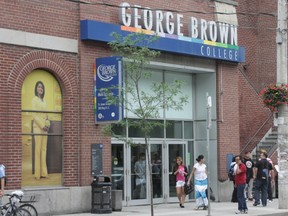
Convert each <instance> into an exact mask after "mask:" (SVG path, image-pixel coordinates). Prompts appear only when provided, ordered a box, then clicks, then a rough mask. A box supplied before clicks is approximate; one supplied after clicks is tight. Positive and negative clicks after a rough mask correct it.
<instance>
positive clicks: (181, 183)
mask: <svg viewBox="0 0 288 216" xmlns="http://www.w3.org/2000/svg"><path fill="white" fill-rule="evenodd" d="M184 185H185V181H177V182H176V187H184Z"/></svg>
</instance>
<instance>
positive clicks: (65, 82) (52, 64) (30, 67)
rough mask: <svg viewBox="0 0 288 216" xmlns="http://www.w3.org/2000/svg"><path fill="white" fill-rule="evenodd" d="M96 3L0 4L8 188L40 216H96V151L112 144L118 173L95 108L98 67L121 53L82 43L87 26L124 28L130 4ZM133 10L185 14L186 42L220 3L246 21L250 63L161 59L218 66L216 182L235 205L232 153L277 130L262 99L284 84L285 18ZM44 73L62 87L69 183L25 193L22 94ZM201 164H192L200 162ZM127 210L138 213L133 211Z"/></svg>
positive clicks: (261, 8) (254, 6)
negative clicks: (90, 215)
mask: <svg viewBox="0 0 288 216" xmlns="http://www.w3.org/2000/svg"><path fill="white" fill-rule="evenodd" d="M85 2H86V1H85ZM87 2H89V3H88V4H86V3H84V2H80V1H79V2H78V1H68V0H67V1H64V0H63V1H57V0H50V1H44V0H43V1H39V0H29V1H26V0H25V1H19V0H11V1H1V3H0V7H1V8H2V14H1V17H2V19H1V21H0V23H1V24H0V50H1V52H0V61H1V73H0V76H1V79H0V83H1V85H0V92H1V96H0V113H1V115H0V122H1V123H0V131H1V134H0V138H1V139H0V140H1V142H0V148H1V153H0V161H1V162H2V163H4V164H5V165H6V174H7V176H8V179H9V180H8V185H7V187H8V189H11V190H12V189H19V188H22V189H24V190H25V191H26V192H27V193H30V192H31V191H32V192H34V191H37V193H41V204H43V205H41V206H39V209H40V212H43V213H55V212H61V211H65V212H77V211H89V208H90V203H91V202H90V199H91V193H90V184H91V181H92V179H93V177H92V176H91V144H93V143H102V144H103V146H104V148H103V158H104V162H103V172H104V173H105V174H107V175H110V174H111V173H112V170H111V160H112V158H111V149H112V144H111V138H110V137H106V136H104V135H103V134H102V133H101V125H97V124H95V117H94V102H93V101H94V92H93V89H94V79H93V65H94V63H95V58H100V57H106V56H111V55H112V53H111V50H110V48H109V46H108V45H107V43H105V42H101V41H93V40H81V38H80V34H81V33H80V20H96V21H100V22H104V23H110V24H119V20H118V14H119V8H118V6H119V5H120V4H121V3H122V1H118V0H111V1H105V3H103V2H102V1H97V0H90V1H87ZM126 2H129V4H131V5H140V6H142V7H149V8H152V9H159V10H163V11H169V10H171V11H173V13H181V14H184V18H183V21H182V23H183V28H182V31H183V34H184V35H188V27H187V26H188V25H189V24H188V22H189V19H188V17H189V16H194V17H196V18H199V19H200V18H201V19H206V20H215V14H214V12H215V5H216V4H220V5H226V6H227V5H228V6H229V7H230V8H234V7H235V8H236V12H237V15H235V14H234V15H231V16H233V17H237V19H238V45H240V46H242V47H244V48H245V49H246V53H245V56H246V60H245V62H240V63H237V62H236V63H235V62H229V61H225V60H217V59H216V60H213V59H209V58H204V60H203V59H202V58H199V57H194V56H187V55H181V54H173V53H165V51H164V52H163V56H164V57H163V58H162V59H160V60H159V61H162V62H164V63H169V64H173V61H172V60H171V59H173V58H175V60H174V62H175V63H177V64H181V59H185V60H186V61H185V63H186V64H187V65H188V66H191V67H192V66H193V67H194V64H196V65H197V64H198V63H197V62H199V65H200V67H201V66H203V65H205V64H210V65H209V67H212V68H213V70H215V74H216V75H215V87H216V88H215V92H213V93H212V95H215V98H213V100H214V101H215V115H214V116H213V121H214V123H215V127H216V132H215V136H214V137H213V136H212V139H213V141H212V143H213V144H216V146H215V147H213V149H214V148H215V149H214V150H216V151H214V154H215V155H214V156H213V157H211V158H216V159H217V165H216V167H215V168H216V170H215V175H214V174H213V175H214V177H215V178H216V179H218V181H214V182H213V187H214V190H215V191H217V193H218V197H217V198H218V200H220V201H221V200H225V199H227V195H226V197H225V193H226V192H227V190H228V191H229V189H231V188H230V184H229V182H227V179H228V176H227V160H226V157H227V154H229V153H232V154H238V153H241V152H243V151H245V150H253V148H254V147H255V145H256V144H257V143H258V142H259V140H261V139H262V137H263V136H264V135H265V133H266V132H267V131H268V130H269V129H270V128H271V126H272V120H273V117H272V116H271V114H270V111H269V110H268V109H266V108H264V107H263V105H262V102H261V98H260V97H259V91H260V90H261V89H262V88H263V87H264V86H265V85H266V84H269V83H273V82H275V80H276V44H275V35H276V34H275V29H276V26H277V18H276V17H275V16H272V15H265V14H264V13H269V14H272V13H276V11H277V4H276V3H275V2H273V1H269V0H261V1H260V0H258V1H250V0H242V1H232V0H219V1H217V0H216V1H211V0H193V1H189V0H183V1H178V2H177V4H175V1H170V0H169V1H160V0H159V1H153V2H152V1H146V0H145V1H137V0H133V1H132V0H131V1H126ZM267 5H269V6H267ZM218 6H219V5H218ZM228 6H227V7H228ZM199 12H200V13H199ZM95 30H97V29H95ZM98 31H101V30H99V29H98ZM166 57H167V58H166ZM165 58H166V59H165ZM167 59H168V60H167ZM190 61H191V62H190ZM195 62H196V63H195ZM38 69H40V70H43V71H46V72H47V73H50V74H51V75H52V76H53V77H54V78H55V80H57V82H58V83H59V85H60V88H61V92H62V111H61V115H62V128H63V130H62V131H61V137H62V166H61V169H62V173H61V175H60V179H61V180H60V184H59V183H58V185H57V184H56V186H55V185H53V186H51V185H50V184H49V183H48V184H45V183H44V184H42V185H41V184H40V185H39V187H40V188H39V187H35V186H34V185H33V182H32V183H31V184H30V185H29V183H28V185H27V186H26V185H25V186H23V174H22V169H23V166H24V165H23V160H22V155H23V148H24V147H23V140H22V139H23V136H27V135H29V134H23V126H22V123H21V122H22V120H23V119H22V115H23V108H22V107H21V106H22V103H23V101H25V98H23V97H22V94H23V92H22V94H21V91H22V88H23V83H24V81H25V78H26V77H27V76H28V75H29V74H30V73H31V72H32V71H34V70H38ZM203 83H205V82H203ZM204 90H205V89H204ZM199 118H200V117H199ZM202 120H203V121H204V120H205V117H202ZM195 127H197V125H195ZM204 128H205V127H204ZM204 134H205V132H204ZM203 139H204V141H203ZM185 142H186V141H185ZM192 142H194V144H195V145H198V144H197V143H199V145H200V143H202V142H203V143H205V136H204V138H203V137H201V138H198V140H197V139H196V138H195V140H192ZM194 144H193V145H194ZM187 148H188V149H189V152H190V150H191V151H194V150H193V148H192V147H191V149H190V147H189V141H188V142H187ZM201 148H203V147H199V149H201ZM196 152H197V153H200V152H199V150H197V151H196V150H195V153H193V154H196ZM190 153H192V152H190ZM192 158H193V156H191V161H187V163H189V164H190V163H194V161H192ZM187 160H188V159H187ZM50 180H51V179H50ZM48 182H49V180H48ZM55 187H56V188H55ZM226 194H227V193H226ZM61 196H65V197H69V198H68V199H66V200H69V201H68V202H66V201H63V198H62V197H61ZM75 197H77V198H75ZM51 200H52V201H51ZM81 200H82V201H81ZM83 200H86V201H83ZM166 201H167V200H166ZM47 202H50V203H51V205H50V206H51V207H49V206H48V205H45V206H44V204H45V203H47ZM162 202H165V200H164V201H162ZM76 203H77V204H76ZM125 204H127V205H129V202H126V203H125Z"/></svg>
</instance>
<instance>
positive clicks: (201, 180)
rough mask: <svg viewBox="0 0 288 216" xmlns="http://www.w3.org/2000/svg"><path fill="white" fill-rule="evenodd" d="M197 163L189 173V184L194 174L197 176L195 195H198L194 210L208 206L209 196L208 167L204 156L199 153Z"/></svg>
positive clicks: (204, 208)
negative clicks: (207, 194) (207, 191)
mask: <svg viewBox="0 0 288 216" xmlns="http://www.w3.org/2000/svg"><path fill="white" fill-rule="evenodd" d="M196 161H197V163H196V164H194V166H193V169H192V171H191V173H190V175H189V179H188V183H187V184H188V185H190V181H191V178H192V176H193V175H194V178H195V181H194V182H195V192H196V194H195V196H196V207H195V208H194V210H199V209H200V208H202V207H203V210H206V209H207V208H208V198H207V196H206V189H207V184H208V179H207V169H206V164H205V163H204V162H205V159H204V156H203V155H199V156H198V157H197V159H196Z"/></svg>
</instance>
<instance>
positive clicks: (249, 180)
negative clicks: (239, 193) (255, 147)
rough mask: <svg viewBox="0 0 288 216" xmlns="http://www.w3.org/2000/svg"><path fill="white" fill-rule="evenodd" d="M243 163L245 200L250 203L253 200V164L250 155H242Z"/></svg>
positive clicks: (248, 153)
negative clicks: (244, 170)
mask: <svg viewBox="0 0 288 216" xmlns="http://www.w3.org/2000/svg"><path fill="white" fill-rule="evenodd" d="M243 163H244V164H245V166H246V187H245V193H244V195H245V199H248V200H250V201H252V200H253V195H252V189H253V168H254V162H253V160H252V159H251V153H250V152H249V151H246V152H245V154H244V160H243Z"/></svg>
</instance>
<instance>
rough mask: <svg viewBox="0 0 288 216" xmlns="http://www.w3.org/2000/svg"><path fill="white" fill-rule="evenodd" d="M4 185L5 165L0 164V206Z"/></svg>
mask: <svg viewBox="0 0 288 216" xmlns="http://www.w3.org/2000/svg"><path fill="white" fill-rule="evenodd" d="M4 186H5V166H4V165H3V164H0V206H2V205H3V203H2V198H3V196H4Z"/></svg>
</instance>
